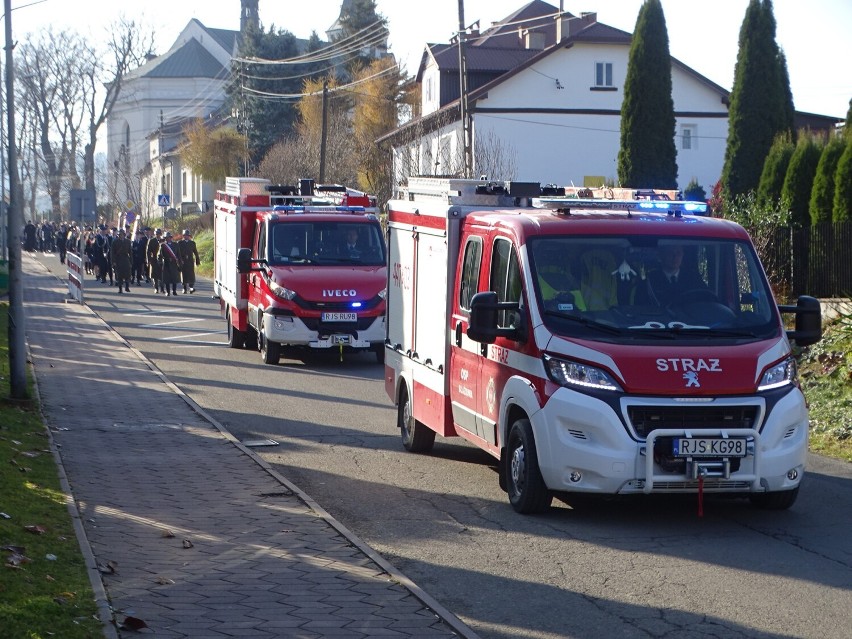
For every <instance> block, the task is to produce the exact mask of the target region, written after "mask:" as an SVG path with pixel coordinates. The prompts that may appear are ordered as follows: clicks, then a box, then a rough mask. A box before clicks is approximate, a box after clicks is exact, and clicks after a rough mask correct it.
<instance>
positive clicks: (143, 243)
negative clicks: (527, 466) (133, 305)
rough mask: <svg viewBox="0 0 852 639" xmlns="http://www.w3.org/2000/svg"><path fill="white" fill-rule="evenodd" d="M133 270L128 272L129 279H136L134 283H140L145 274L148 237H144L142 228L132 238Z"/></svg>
mask: <svg viewBox="0 0 852 639" xmlns="http://www.w3.org/2000/svg"><path fill="white" fill-rule="evenodd" d="M132 251H133V272H132V273H131V274H130V279H131V280H136V284H141V283H142V277H143V275H145V259H146V255H147V253H148V238H147V237H145V232H144V231H143V230H142V229H138V230H137V231H136V237H135V238H133V245H132Z"/></svg>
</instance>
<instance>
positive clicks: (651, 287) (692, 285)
mask: <svg viewBox="0 0 852 639" xmlns="http://www.w3.org/2000/svg"><path fill="white" fill-rule="evenodd" d="M659 257H660V268H658V269H654V270H652V271H650V272H649V273H648V280H647V287H648V297H649V299H650V301H651V302H652V303H654V304H658V305H660V306H667V305H669V304H671V303H672V302H675V301H677V300H678V298H679V297H680V296H681V295H682V294H683V293H686V292H687V291H695V290H700V289H706V288H707V284H706V283H705V282H704V280H702V279H701V275H700V273H699V272H698V270H697V269H690V268H684V267H683V247H682V246H680V245H676V244H673V245H666V246H663V247H661V248H660V251H659Z"/></svg>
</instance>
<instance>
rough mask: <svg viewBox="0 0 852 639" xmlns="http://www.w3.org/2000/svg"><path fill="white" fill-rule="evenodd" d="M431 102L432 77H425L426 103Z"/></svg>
mask: <svg viewBox="0 0 852 639" xmlns="http://www.w3.org/2000/svg"><path fill="white" fill-rule="evenodd" d="M431 103H432V78H426V104H431Z"/></svg>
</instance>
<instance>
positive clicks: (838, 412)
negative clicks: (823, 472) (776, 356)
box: [799, 314, 852, 461]
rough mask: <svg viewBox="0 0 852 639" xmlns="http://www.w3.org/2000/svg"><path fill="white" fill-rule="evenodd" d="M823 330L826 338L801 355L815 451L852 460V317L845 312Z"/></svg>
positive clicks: (802, 374) (802, 380)
mask: <svg viewBox="0 0 852 639" xmlns="http://www.w3.org/2000/svg"><path fill="white" fill-rule="evenodd" d="M823 329H824V334H823V338H822V340H821V341H820V342H818V343H817V344H814V345H813V346H810V347H808V348H807V349H805V350H804V351H803V353H802V355H801V356H800V357H799V377H800V379H801V382H802V390H803V391H804V393H805V397H807V399H808V404H809V405H810V417H811V437H810V444H811V450H812V451H813V452H816V453H820V454H822V455H826V456H828V457H836V458H838V459H845V460H846V461H852V355H850V353H852V316H850V315H848V314H846V315H844V314H841V315H839V316H838V317H837V318H836V319H833V320H831V321H828V322H826V323H825V324H824V326H823Z"/></svg>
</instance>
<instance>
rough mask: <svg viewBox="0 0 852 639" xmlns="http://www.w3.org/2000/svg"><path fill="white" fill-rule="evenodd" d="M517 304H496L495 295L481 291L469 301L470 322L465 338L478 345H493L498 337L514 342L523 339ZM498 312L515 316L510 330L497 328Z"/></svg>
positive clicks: (519, 307)
mask: <svg viewBox="0 0 852 639" xmlns="http://www.w3.org/2000/svg"><path fill="white" fill-rule="evenodd" d="M520 309H521V305H520V304H519V303H518V302H498V301H497V293H495V292H494V291H483V292H482V293H477V294H476V295H474V296H473V297H472V298H471V299H470V322H469V323H468V327H467V336H468V337H469V338H470V339H472V340H473V341H475V342H479V343H480V344H493V343H494V341H495V340H496V339H497V338H498V337H507V338H509V339H513V340H516V341H522V340H523V339H524V334H525V333H524V327H523V314H522V313H521V311H520ZM500 311H511V312H513V313H514V315H515V319H514V321H513V322H512V324H513V326H512V327H510V328H499V327H498V317H499V313H500Z"/></svg>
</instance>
